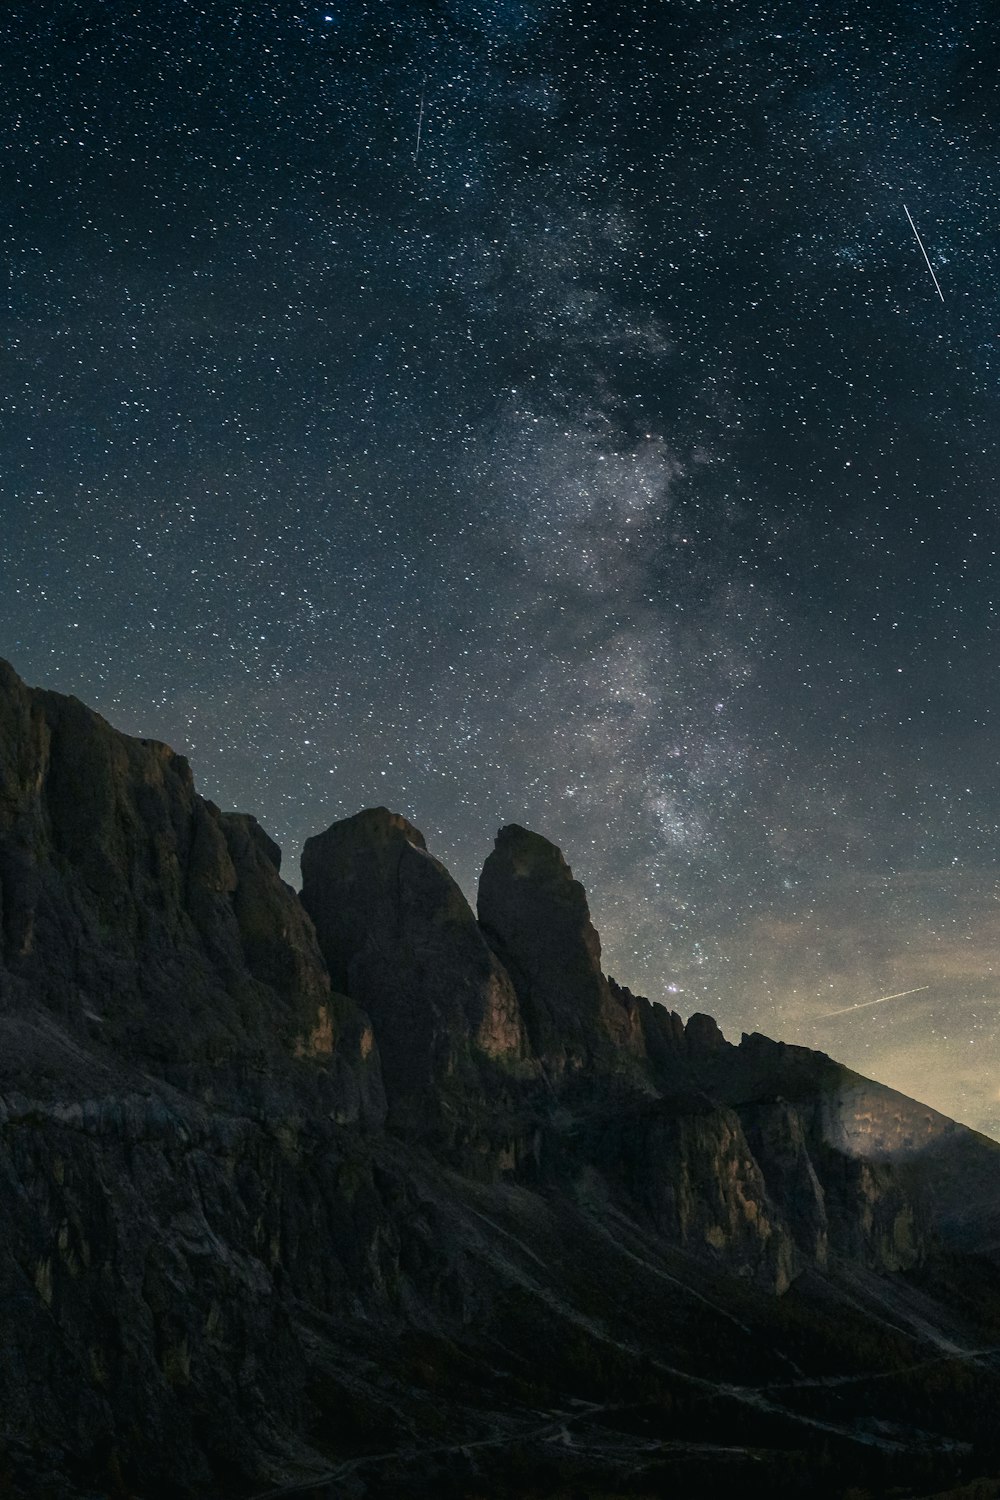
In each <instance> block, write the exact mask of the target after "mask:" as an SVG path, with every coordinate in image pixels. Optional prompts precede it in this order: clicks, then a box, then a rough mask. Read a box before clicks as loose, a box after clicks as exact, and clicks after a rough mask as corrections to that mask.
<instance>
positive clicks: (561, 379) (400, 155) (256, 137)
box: [0, 0, 1000, 1131]
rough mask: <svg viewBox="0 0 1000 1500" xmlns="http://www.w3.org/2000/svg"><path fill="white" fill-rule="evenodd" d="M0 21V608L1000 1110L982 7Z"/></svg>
mask: <svg viewBox="0 0 1000 1500" xmlns="http://www.w3.org/2000/svg"><path fill="white" fill-rule="evenodd" d="M0 29H2V35H0V43H2V46H0V85H2V91H0V98H2V100H3V118H4V125H3V131H2V136H0V183H2V195H0V219H2V223H0V234H2V238H3V250H4V262H5V264H6V267H7V305H6V314H5V323H4V378H3V381H2V386H0V393H2V404H3V438H2V442H3V450H2V465H3V470H2V471H3V489H2V492H0V653H2V654H4V655H6V656H8V657H9V658H10V659H11V660H12V662H13V663H14V665H15V666H16V667H17V668H18V670H19V671H20V672H21V673H22V674H23V675H24V676H25V677H27V678H28V679H30V680H32V681H35V682H40V683H44V684H46V685H48V686H52V687H56V688H60V689H63V690H66V691H72V692H75V693H77V694H78V695H79V696H80V697H83V698H84V699H86V700H87V701H88V702H90V703H92V704H93V705H94V706H95V707H97V708H99V709H100V710H101V711H102V712H103V713H105V714H106V715H107V717H108V718H109V719H111V721H112V722H113V723H115V724H117V725H118V726H120V727H122V728H124V729H127V730H129V731H131V732H135V733H142V734H146V735H151V736H156V737H158V738H162V739H166V740H168V741H170V742H171V743H173V744H174V745H175V746H177V747H178V748H179V749H183V750H185V751H186V752H187V753H188V754H189V755H190V756H191V759H192V761H193V764H194V767H195V770H196V775H197V777H198V781H199V785H200V787H201V789H202V790H203V791H205V792H206V793H207V794H208V795H210V796H212V797H213V798H214V799H216V800H217V801H219V802H221V803H222V804H224V805H227V806H229V805H238V806H240V807H243V808H246V809H249V810H251V811H254V812H256V813H257V814H258V815H259V816H260V818H261V820H262V821H263V822H264V824H265V826H266V827H267V828H268V829H269V830H270V831H271V833H272V834H274V836H275V837H277V838H278V840H279V841H280V842H281V843H282V845H283V847H284V849H285V851H286V860H287V861H288V864H287V866H286V874H288V876H289V877H290V878H292V877H293V876H294V874H295V864H296V861H297V854H298V848H299V846H300V845H301V842H302V840H303V839H304V838H305V837H306V836H307V835H308V834H309V833H311V832H315V831H317V830H318V829H320V828H322V827H325V826H326V825H327V824H328V823H329V822H330V821H332V820H333V819H334V818H336V817H340V816H343V815H345V814H348V813H351V812H353V811H355V810H356V809H357V808H359V807H361V806H364V805H369V804H372V803H382V802H384V803H388V804H389V805H390V806H392V807H394V808H396V809H398V810H400V811H402V812H404V813H406V814H407V816H409V817H411V818H412V819H413V821H415V822H416V823H417V824H418V826H420V827H421V828H422V829H423V830H424V832H425V833H426V835H427V837H428V841H429V843H430V846H431V848H432V849H433V851H434V852H436V853H437V854H438V855H439V856H441V857H442V858H443V859H444V860H445V861H446V863H448V864H449V865H450V867H451V868H452V869H453V870H454V872H455V873H456V875H457V876H458V877H459V878H460V880H461V881H462V883H463V884H464V885H465V887H466V889H467V890H468V891H469V892H470V894H471V893H472V892H473V891H474V885H475V879H476V875H477V872H478V867H479V865H480V864H481V862H482V859H483V858H484V857H485V854H486V853H487V852H488V850H489V848H490V847H491V843H492V837H493V833H494V832H495V829H496V828H497V827H498V826H499V825H500V824H501V823H503V822H508V821H518V822H523V823H528V824H530V825H531V826H533V827H536V828H538V829H539V830H540V831H542V832H544V833H546V834H547V835H548V836H549V837H551V838H553V839H555V840H556V841H557V842H559V843H561V844H562V845H563V846H564V848H565V850H566V853H567V855H568V857H569V858H570V860H571V862H572V863H573V865H574V868H575V870H576V871H577V873H578V874H579V875H580V876H581V877H582V878H583V879H584V880H585V882H586V883H587V886H588V889H589V891H590V893H591V902H592V906H593V909H594V914H595V918H596V921H597V924H598V926H599V928H600V930H601V932H602V934H603V937H604V941H605V957H606V963H607V967H608V968H609V969H610V971H611V972H612V973H614V974H615V975H616V977H618V978H619V979H621V980H622V981H624V982H627V983H630V984H632V985H633V987H636V988H640V989H643V990H645V991H646V992H647V993H649V994H650V995H651V996H653V997H654V998H663V999H668V1000H669V1001H670V1002H671V1003H673V1004H675V1005H676V1006H677V1007H678V1008H679V1009H681V1010H682V1011H683V1012H685V1013H687V1012H690V1011H692V1010H696V1009H709V1010H711V1011H713V1012H714V1013H715V1014H716V1015H718V1016H719V1018H720V1020H721V1022H722V1024H723V1026H724V1028H725V1029H727V1030H728V1031H729V1032H730V1033H733V1032H735V1033H737V1034H738V1032H739V1030H740V1029H743V1028H745V1029H755V1028H759V1029H762V1030H765V1031H768V1032H770V1033H771V1034H774V1035H781V1036H784V1037H786V1038H788V1039H790V1040H799V1041H804V1042H808V1043H810V1044H812V1045H819V1046H822V1047H824V1049H825V1050H828V1051H830V1052H832V1053H834V1054H835V1055H837V1056H839V1057H841V1058H843V1059H844V1060H845V1061H848V1062H851V1063H853V1064H854V1065H856V1066H859V1067H861V1068H863V1069H864V1070H865V1071H868V1072H871V1073H873V1074H875V1075H876V1076H879V1077H881V1078H883V1079H885V1080H886V1081H887V1082H889V1083H892V1084H895V1085H896V1086H898V1087H901V1088H904V1089H906V1090H907V1091H908V1092H912V1093H916V1094H918V1095H921V1096H923V1097H925V1098H927V1099H929V1101H930V1102H932V1103H935V1104H938V1105H939V1106H940V1107H943V1108H945V1109H947V1110H948V1111H949V1112H952V1113H957V1114H958V1115H960V1116H961V1117H962V1118H964V1119H966V1120H968V1121H970V1122H971V1123H974V1124H980V1125H981V1126H984V1127H986V1128H989V1129H991V1130H993V1131H997V1130H1000V1099H998V1088H997V1083H998V1079H997V1062H998V1052H1000V1032H998V1026H997V1006H998V1001H1000V987H998V983H997V980H996V978H995V975H994V967H995V963H994V933H995V931H996V926H997V922H996V915H997V901H998V893H1000V883H998V874H997V860H996V849H997V826H998V821H1000V818H998V804H997V792H996V782H997V762H998V733H1000V728H998V717H997V715H998V706H1000V705H998V686H997V627H996V589H997V574H996V547H997V535H998V528H997V508H996V498H995V483H996V481H995V476H996V472H997V435H998V433H1000V399H998V390H997V371H998V358H1000V343H998V339H1000V326H998V324H997V317H996V306H997V295H996V293H997V240H998V232H1000V223H998V214H997V208H996V205H997V203H998V202H1000V180H998V179H1000V168H998V151H997V148H998V130H997V126H998V121H1000V103H998V99H997V78H998V76H1000V46H998V29H997V23H996V22H995V20H994V19H992V17H991V11H990V8H989V7H988V6H986V5H985V4H982V5H981V4H976V3H962V4H958V3H952V4H941V3H937V0H936V3H934V4H929V3H916V4H914V3H906V4H904V3H898V4H873V5H861V4H852V5H850V6H843V7H841V6H835V5H830V4H826V3H823V4H814V5H811V6H810V5H804V4H802V3H799V0H795V3H791V0H789V3H782V4H776V5H764V6H761V5H757V4H754V5H750V4H749V3H745V0H733V3H728V4H727V3H714V4H713V3H687V4H668V3H656V4H653V3H650V4H642V3H631V4H628V5H620V6H615V5H609V4H607V3H606V0H602V3H594V4H587V3H583V0H536V3H525V4H501V3H495V4H489V3H485V0H483V3H471V0H447V3H444V0H442V3H434V4H431V3H428V4H420V3H410V4H406V5H396V4H394V3H391V0H378V3H371V4H365V3H352V0H348V3H344V4H339V5H335V6H328V7H323V6H313V5H301V4H296V3H288V4H282V5H264V6H255V7H248V8H246V9H242V8H240V7H238V6H231V5H222V4H193V3H183V0H179V3H176V4H173V5H171V6H169V7H162V6H161V7H137V6H134V5H128V4H119V3H114V0H108V3H104V4H101V5H96V6H95V5H92V4H69V3H66V0H54V3H52V4H49V5H47V6H46V7H45V8H44V9H36V8H34V7H32V8H30V9H29V8H27V7H16V8H13V9H11V8H9V9H8V11H7V12H6V13H5V16H4V18H3V20H2V21H0ZM418 125H419V128H420V150H419V154H418V153H417V131H418ZM904 202H905V204H906V205H907V206H908V208H909V210H910V212H911V214H912V215H913V218H914V220H915V222H916V224H917V226H918V228H919V230H920V233H921V236H922V238H923V240H924V243H925V245H926V247H927V252H928V255H929V257H930V259H931V262H932V264H933V266H934V270H935V273H936V275H937V277H938V280H939V282H940V285H941V288H942V292H943V294H944V301H943V302H942V301H941V300H940V299H939V297H938V295H937V293H936V291H935V289H934V285H933V281H932V279H931V277H930V275H929V274H928V270H927V267H926V265H925V263H924V261H923V258H922V256H921V253H920V249H919V246H918V245H917V243H916V241H915V238H914V236H913V233H912V231H911V229H910V226H909V224H908V222H907V219H906V215H905V212H904V208H903V204H904ZM922 986H926V988H920V992H919V994H917V995H914V996H907V997H904V998H902V999H901V1000H899V1001H898V1002H896V1001H890V1002H887V1003H886V1004H885V1005H884V1006H876V1007H872V1008H869V1009H866V1010H864V1011H862V1012H859V1014H858V1016H856V1017H855V1016H851V1015H848V1016H846V1017H830V1016H828V1013H829V1012H832V1011H834V1010H838V1009H841V1008H843V1007H845V1006H850V1005H852V1004H854V1003H855V1002H860V1001H867V1000H871V999H875V998H877V997H879V996H881V995H883V994H890V993H893V992H895V991H899V990H906V989H911V988H917V987H922Z"/></svg>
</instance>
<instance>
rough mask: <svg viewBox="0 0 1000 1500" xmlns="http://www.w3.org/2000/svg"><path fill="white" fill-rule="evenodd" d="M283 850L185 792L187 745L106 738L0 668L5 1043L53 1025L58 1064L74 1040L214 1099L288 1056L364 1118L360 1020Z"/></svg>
mask: <svg viewBox="0 0 1000 1500" xmlns="http://www.w3.org/2000/svg"><path fill="white" fill-rule="evenodd" d="M279 859H280V856H279V854H278V850H277V847H276V845H274V844H273V843H272V841H271V840H270V839H268V838H267V836H266V835H265V834H264V832H263V830H261V829H260V827H259V825H258V824H257V823H256V820H255V819H253V818H248V817H238V816H225V815H223V814H221V813H220V812H219V810H218V808H216V807H215V806H213V804H212V803H210V802H207V801H205V800H204V799H203V798H201V797H199V796H198V795H197V794H196V793H195V790H194V785H193V781H192V777H191V771H190V767H189V766H188V763H187V761H186V760H184V758H183V757H182V756H179V755H175V754H174V752H173V751H172V750H170V749H169V748H168V747H167V746H166V745H161V744H158V743H157V742H155V741H152V740H139V739H131V738H129V737H127V736H125V735H121V734H118V733H116V732H115V731H114V730H113V729H111V727H110V726H109V725H108V724H106V723H105V722H104V720H103V719H101V718H100V717H99V716H98V715H97V714H95V713H92V712H91V711H90V710H89V709H87V708H85V707H84V706H83V704H81V703H78V702H77V701H76V700H75V699H72V698H62V697H60V696H58V695H56V694H52V693H41V692H32V691H31V690H29V689H27V688H25V686H24V685H23V684H22V683H21V682H20V681H19V679H18V678H17V677H16V676H15V675H14V673H13V672H12V671H11V669H10V668H9V667H7V666H5V665H4V666H3V668H2V676H0V915H2V935H3V936H2V946H0V986H2V988H0V996H2V998H3V1000H4V1003H5V1008H4V1021H5V1023H6V1025H7V1027H8V1033H9V1034H10V1035H12V1029H20V1030H21V1031H22V1032H23V1033H24V1034H25V1035H27V1034H28V1032H30V1031H31V1030H32V1029H35V1030H37V1029H38V1028H40V1027H42V1028H44V1027H46V1026H48V1027H49V1028H52V1027H55V1028H58V1029H59V1030H60V1032H61V1033H62V1034H63V1035H64V1036H65V1038H66V1044H65V1047H63V1048H60V1049H56V1053H57V1055H62V1053H64V1052H65V1050H66V1047H69V1048H72V1047H73V1046H83V1047H84V1048H85V1049H86V1053H87V1054H88V1055H89V1053H90V1052H91V1051H93V1053H94V1055H95V1056H100V1057H103V1056H105V1055H110V1056H113V1057H114V1058H115V1059H116V1060H119V1059H128V1060H131V1061H133V1062H135V1063H136V1064H138V1063H139V1062H140V1061H141V1063H142V1064H143V1065H145V1066H147V1067H149V1066H153V1067H155V1069H156V1072H157V1075H158V1076H160V1077H162V1078H163V1079H164V1080H165V1081H168V1082H171V1083H175V1084H179V1085H183V1086H192V1085H196V1086H198V1087H201V1088H210V1089H212V1090H213V1091H214V1093H215V1096H216V1097H218V1093H219V1090H220V1089H225V1088H230V1087H238V1088H239V1089H240V1097H241V1099H243V1100H245V1099H246V1096H247V1091H248V1090H249V1091H251V1092H253V1090H254V1089H255V1088H259V1087H260V1085H261V1083H262V1080H263V1078H264V1072H265V1070H267V1072H269V1073H270V1074H271V1082H272V1084H273V1081H274V1079H276V1078H277V1077H279V1076H280V1077H286V1076H288V1074H289V1069H290V1068H292V1069H293V1070H294V1064H293V1060H294V1059H296V1058H299V1059H302V1060H303V1066H302V1067H301V1068H299V1069H298V1070H297V1072H296V1077H295V1080H294V1083H293V1085H292V1086H294V1087H296V1088H297V1087H300V1086H303V1082H304V1079H305V1078H306V1077H309V1078H310V1080H311V1085H313V1086H316V1087H319V1088H320V1090H321V1092H323V1093H324V1094H325V1097H326V1104H327V1107H328V1108H330V1109H332V1110H334V1111H335V1112H338V1113H340V1114H341V1115H344V1116H345V1117H357V1116H358V1115H359V1114H360V1113H363V1112H364V1113H367V1114H368V1115H369V1116H370V1117H371V1118H373V1119H376V1118H378V1117H379V1115H380V1112H381V1110H382V1108H383V1105H382V1102H381V1082H380V1078H379V1074H378V1069H377V1067H374V1066H373V1065H372V1062H371V1056H370V1054H371V1034H370V1031H369V1030H368V1028H367V1025H366V1022H365V1020H364V1018H363V1017H361V1016H360V1015H359V1014H358V1012H357V1008H356V1007H355V1006H354V1005H353V1004H352V1003H351V1002H349V1001H347V1000H346V998H345V997H343V996H337V995H335V994H334V993H333V992H332V989H331V985H330V979H329V974H328V972H327V969H326V966H325V964H324V962H323V958H322V955H321V954H320V951H319V948H318V945H317V943H316V938H315V933H314V931H313V928H312V924H311V922H310V921H309V919H308V917H307V916H306V914H305V913H304V912H303V910H302V907H301V904H300V903H299V900H298V898H297V896H296V894H295V892H294V891H293V890H292V889H291V888H290V887H289V886H287V885H285V884H284V883H283V882H282V880H281V878H280V876H279V873H278V864H279ZM366 1037H367V1040H366ZM25 1046H27V1043H25ZM366 1048H367V1051H368V1056H367V1057H366V1056H365V1055H363V1054H364V1052H365V1049H366ZM22 1059H24V1070H23V1071H24V1079H23V1080H22V1079H21V1071H22V1069H21V1063H22ZM307 1064H308V1066H307ZM317 1065H318V1066H317ZM54 1066H55V1064H54ZM59 1071H60V1074H61V1075H62V1074H63V1073H64V1072H65V1070H63V1069H60V1070H59ZM69 1071H70V1072H71V1073H72V1072H73V1071H74V1070H73V1069H72V1068H70V1069H69ZM20 1081H23V1082H25V1083H26V1084H30V1086H31V1087H32V1088H36V1089H37V1087H38V1086H39V1084H40V1079H39V1075H38V1072H37V1069H36V1067H35V1063H34V1054H33V1052H32V1051H31V1049H30V1048H29V1049H28V1051H27V1052H25V1050H24V1046H19V1045H14V1044H13V1041H11V1045H9V1046H7V1047H5V1048H0V1086H2V1085H3V1083H4V1082H20ZM60 1086H65V1081H64V1080H63V1081H62V1082H61V1083H60Z"/></svg>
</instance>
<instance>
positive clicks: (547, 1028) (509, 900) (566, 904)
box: [478, 823, 642, 1073]
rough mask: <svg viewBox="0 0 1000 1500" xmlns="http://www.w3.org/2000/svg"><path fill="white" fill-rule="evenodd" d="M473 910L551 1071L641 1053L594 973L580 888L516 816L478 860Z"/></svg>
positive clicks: (595, 948) (624, 1007)
mask: <svg viewBox="0 0 1000 1500" xmlns="http://www.w3.org/2000/svg"><path fill="white" fill-rule="evenodd" d="M478 911H479V921H480V923H481V925H482V928H483V931H484V932H485V933H486V935H487V937H488V938H489V941H490V943H491V945H492V946H493V948H494V949H495V951H496V953H497V956H498V957H499V959H500V961H501V962H502V964H503V965H504V967H505V968H506V969H507V971H508V972H509V974H510V976H511V978H512V979H513V981H514V986H515V989H516V990H517V995H518V999H519V1000H520V1002H521V1008H522V1011H523V1013H524V1017H525V1023H526V1025H527V1029H528V1035H529V1038H530V1041H531V1046H532V1049H533V1051H534V1053H535V1055H536V1056H537V1057H539V1058H540V1059H541V1060H542V1061H543V1062H544V1063H545V1065H546V1066H547V1067H548V1069H549V1070H550V1071H554V1072H556V1073H559V1072H562V1071H563V1070H565V1069H567V1068H568V1069H576V1068H587V1067H602V1068H608V1067H616V1066H622V1065H623V1064H625V1063H626V1062H627V1061H628V1060H629V1058H630V1057H631V1056H634V1055H636V1054H638V1053H641V1051H642V1032H641V1025H640V1024H639V1022H638V1018H637V1016H636V1014H635V1012H634V1010H632V1009H630V1007H629V1004H628V1002H627V1000H626V998H625V992H624V991H622V990H620V989H618V988H617V986H616V989H615V991H614V992H613V991H612V990H611V988H610V986H609V984H608V981H607V979H606V978H605V977H604V974H603V973H602V972H601V943H600V939H599V938H598V936H597V931H596V929H595V928H594V925H593V923H592V922H591V920H590V911H589V909H588V906H587V897H586V894H585V892H584V889H583V886H582V885H581V884H580V882H579V881H578V880H574V879H573V872H572V870H571V869H570V867H569V865H568V864H567V863H566V860H565V859H564V858H563V855H562V852H561V850H559V849H557V848H556V846H555V844H551V843H549V841H548V839H545V838H542V837H541V835H540V834H537V833H531V832H530V831H529V830H528V829H526V828H520V827H519V826H518V825H517V824H516V823H512V824H510V825H509V826H508V827H506V828H502V829H501V830H500V832H499V833H498V834H497V838H496V844H495V846H494V849H493V852H492V853H491V854H490V856H489V858H488V859H487V860H486V863H485V864H484V866H483V872H482V875H481V877H480V881H479V900H478Z"/></svg>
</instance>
